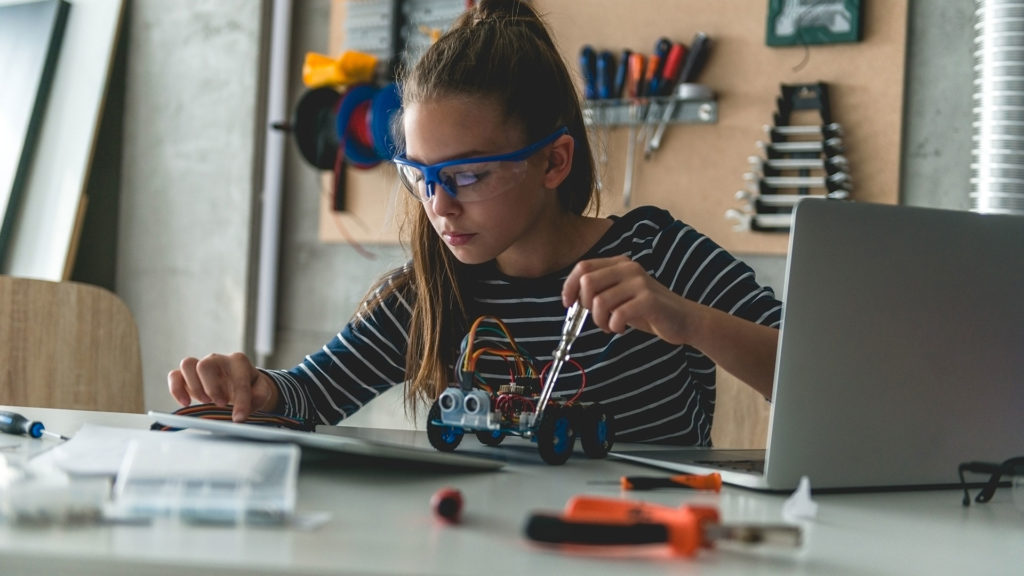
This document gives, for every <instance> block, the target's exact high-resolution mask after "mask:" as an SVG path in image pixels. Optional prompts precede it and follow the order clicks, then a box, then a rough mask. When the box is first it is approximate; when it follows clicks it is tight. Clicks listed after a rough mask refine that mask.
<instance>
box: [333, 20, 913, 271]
mask: <svg viewBox="0 0 1024 576" xmlns="http://www.w3.org/2000/svg"><path fill="white" fill-rule="evenodd" d="M356 1H358V0H356ZM907 4H908V0H889V1H887V2H885V3H884V5H883V4H880V3H866V5H865V8H864V19H863V21H862V26H863V37H862V38H863V39H862V41H861V42H858V43H851V44H834V45H810V46H793V47H769V46H766V45H765V25H766V17H767V10H768V2H767V0H762V1H760V2H758V1H752V0H717V1H716V2H714V3H712V4H709V3H708V2H707V1H706V0H673V1H672V2H670V3H666V2H664V1H662V0H631V1H630V2H623V1H622V0H587V2H586V3H577V2H564V1H561V2H560V1H558V0H534V5H535V6H536V7H537V8H538V10H539V11H540V12H541V13H543V14H544V15H545V18H546V20H547V22H548V23H549V24H550V25H551V27H552V29H553V31H554V33H555V37H556V42H557V43H558V45H559V47H560V49H561V50H562V53H563V56H564V57H565V59H566V62H567V63H568V64H569V66H570V67H571V68H572V69H573V70H574V71H576V73H577V75H578V66H577V62H578V53H579V50H580V48H581V47H582V46H583V45H584V44H589V45H591V46H593V47H595V48H596V49H599V50H600V49H608V50H611V51H612V52H614V53H618V52H620V51H621V50H622V49H623V48H628V49H630V50H633V51H639V52H644V53H649V52H651V51H653V47H654V44H655V42H656V41H657V40H658V38H660V37H662V36H665V37H668V38H670V39H671V40H673V41H676V42H683V43H687V44H688V43H689V42H690V40H691V38H693V36H694V34H695V33H697V32H704V33H706V34H708V36H710V38H711V42H712V44H711V53H710V57H709V59H708V61H707V64H706V65H705V67H704V70H703V72H702V73H701V76H700V82H701V83H703V84H706V85H708V86H709V87H710V88H711V89H712V91H713V92H714V94H715V98H716V101H717V105H718V112H717V120H716V122H715V123H713V124H673V125H672V126H671V127H670V128H669V129H668V130H667V131H666V133H665V136H664V140H663V143H662V146H661V149H660V150H658V151H657V152H656V153H655V154H654V155H653V156H652V158H651V159H650V160H649V161H644V160H643V158H642V154H641V155H639V157H638V159H637V161H636V162H637V163H636V165H635V174H634V181H633V195H632V206H638V205H642V204H654V205H658V206H661V207H663V208H665V209H667V210H669V211H670V212H672V214H673V215H675V216H676V217H677V218H679V219H681V220H683V221H685V222H687V223H689V224H690V225H692V226H694V227H695V228H697V229H698V230H700V231H701V232H703V233H705V234H707V235H709V236H710V237H711V238H712V239H714V240H715V241H716V242H718V243H719V244H721V245H722V246H723V247H724V248H726V249H727V250H729V251H732V252H736V253H749V254H784V253H785V252H786V250H787V246H788V241H789V240H788V234H786V233H784V232H751V231H740V230H736V229H735V228H734V224H735V223H734V222H733V221H731V220H728V219H726V217H725V214H726V212H727V211H728V210H729V209H735V208H739V207H740V206H741V205H742V203H741V202H740V201H739V200H737V199H736V193H737V191H739V190H741V189H744V188H745V187H746V182H745V180H744V174H745V173H747V172H749V170H750V165H749V162H748V158H749V157H750V156H757V155H758V154H759V153H760V150H759V149H758V147H757V142H758V141H761V140H766V138H767V137H766V135H765V133H764V128H763V127H764V126H765V125H770V124H771V123H772V121H773V114H774V112H775V108H776V99H777V98H778V95H779V91H780V86H781V85H782V84H802V83H814V82H826V83H828V85H829V87H830V98H831V109H832V117H833V119H834V120H835V121H837V122H839V123H841V124H842V126H843V128H844V141H845V147H846V151H845V156H846V157H847V159H848V161H849V172H850V177H851V179H852V182H853V194H852V198H853V199H854V200H855V201H861V202H880V203H889V204H893V203H897V202H898V201H899V177H900V174H899V172H900V151H901V132H902V113H903V85H904V63H905V50H906V29H907ZM345 5H346V1H345V0H333V4H332V12H331V35H330V43H331V46H330V51H331V53H332V54H336V53H340V51H341V46H343V45H344V44H343V38H342V36H343V34H344V22H345V20H344V19H345ZM667 12H670V13H667ZM627 135H628V129H627V128H625V127H613V128H609V129H606V130H595V131H594V132H592V137H593V138H594V145H595V146H594V148H595V155H600V150H601V148H602V147H603V148H604V150H605V153H606V155H607V162H606V163H603V164H599V165H600V166H601V172H602V173H601V180H602V182H603V184H604V190H603V192H602V199H601V211H602V213H603V214H621V213H623V212H624V211H625V208H624V207H623V205H622V194H621V190H622V185H623V181H624V175H625V156H626V141H627ZM346 185H347V194H348V198H349V200H348V205H347V207H346V208H347V210H346V211H345V212H333V211H332V210H331V204H330V201H329V198H330V192H329V190H330V188H331V183H330V178H329V177H328V176H325V179H324V201H323V202H322V205H321V218H320V223H319V232H320V238H321V240H322V241H324V242H351V241H355V242H359V243H367V244H372V243H394V242H397V241H398V232H397V230H398V229H397V225H396V218H397V217H399V216H400V214H401V211H402V210H403V209H404V207H405V206H407V205H408V204H407V203H406V202H405V201H404V198H402V196H403V195H405V194H406V193H405V192H404V190H402V189H400V188H399V186H398V184H397V182H396V178H395V175H394V169H393V168H392V167H391V166H388V165H386V164H382V165H381V166H378V167H377V168H374V169H371V170H366V171H363V170H355V169H351V170H348V172H347V180H346ZM412 207H413V208H416V209H418V207H417V206H416V205H415V204H413V205H412Z"/></svg>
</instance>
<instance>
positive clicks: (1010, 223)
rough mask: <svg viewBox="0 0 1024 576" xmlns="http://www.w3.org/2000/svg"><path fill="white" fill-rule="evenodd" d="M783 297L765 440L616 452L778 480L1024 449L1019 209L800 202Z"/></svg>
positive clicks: (836, 476) (755, 482)
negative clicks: (743, 447) (755, 447)
mask: <svg viewBox="0 0 1024 576" xmlns="http://www.w3.org/2000/svg"><path fill="white" fill-rule="evenodd" d="M783 301H784V303H785V304H784V308H783V320H782V332H781V334H780V344H779V351H778V357H777V365H776V372H775V385H774V393H773V403H772V411H771V420H770V424H769V431H768V443H767V446H766V450H764V451H739V452H737V451H730V450H717V449H696V450H694V449H679V448H674V449H665V448H664V447H643V449H642V450H641V449H638V450H636V451H634V450H631V449H625V450H621V451H614V452H613V455H614V456H617V457H619V458H624V459H628V460H631V461H635V462H640V463H643V464H649V465H653V466H658V467H661V468H665V469H668V470H673V471H679V472H693V473H704V472H709V471H711V470H717V471H719V472H721V473H722V477H723V480H724V481H725V482H727V483H730V484H733V485H738V486H745V487H749V488H754V489H765V490H774V491H788V490H792V489H794V488H795V487H796V486H797V483H798V482H799V480H800V478H801V476H804V475H806V476H807V477H808V478H809V479H810V484H811V487H812V488H813V489H814V490H816V491H817V490H822V491H830V490H831V491H845V490H865V489H893V488H913V487H937V486H945V485H949V486H953V485H956V484H957V482H958V480H959V479H958V475H957V465H958V464H960V463H961V462H965V461H969V460H982V461H992V462H1002V461H1003V460H1005V459H1007V458H1010V457H1014V456H1024V217H1021V216H1009V215H993V214H986V215H982V214H975V213H970V212H961V211H953V210H937V209H928V208H915V207H907V206H891V205H881V204H861V203H847V202H838V201H819V200H810V201H805V202H801V203H800V204H799V206H798V208H797V210H796V215H795V220H794V225H793V228H792V233H791V237H790V251H789V260H788V265H787V270H786V286H785V290H784V296H783ZM762 458H763V459H762Z"/></svg>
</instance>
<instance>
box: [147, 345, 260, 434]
mask: <svg viewBox="0 0 1024 576" xmlns="http://www.w3.org/2000/svg"><path fill="white" fill-rule="evenodd" d="M258 375H259V372H258V371H257V370H256V368H255V367H253V365H252V362H250V361H249V358H248V357H246V356H245V354H242V353H235V354H231V355H229V356H224V355H222V354H210V355H208V356H206V357H204V358H203V359H202V360H197V359H196V358H192V357H188V358H185V359H184V360H182V361H181V365H180V366H179V367H178V369H177V370H172V371H171V372H170V373H169V374H168V375H167V387H168V389H169V390H170V393H171V396H173V397H174V399H175V400H177V401H178V403H179V404H181V405H182V406H188V405H189V404H191V403H192V402H199V403H204V404H205V403H213V404H216V405H217V406H227V405H228V404H231V405H232V406H233V408H232V415H231V417H232V419H233V420H235V421H241V420H245V419H246V418H247V417H248V416H249V415H250V414H251V413H252V412H253V409H254V400H256V402H257V403H261V402H266V401H267V400H268V398H269V397H270V396H271V395H272V391H270V390H269V389H265V390H261V391H260V393H259V394H258V395H256V396H257V397H255V398H254V392H253V385H254V383H255V382H256V381H257V377H258ZM264 388H268V387H267V386H264ZM256 407H257V408H258V407H259V405H258V404H257V405H256Z"/></svg>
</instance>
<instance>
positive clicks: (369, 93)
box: [336, 84, 401, 169]
mask: <svg viewBox="0 0 1024 576" xmlns="http://www.w3.org/2000/svg"><path fill="white" fill-rule="evenodd" d="M400 107H401V102H400V101H399V97H398V89H397V86H395V85H394V84H388V85H387V86H385V87H383V88H380V89H378V88H376V87H374V86H372V85H370V84H359V85H356V86H352V87H351V88H349V90H348V91H347V92H346V93H345V95H344V96H343V97H342V100H341V104H340V105H339V106H338V116H337V123H336V133H337V134H338V140H339V141H341V142H344V150H345V158H346V159H347V160H348V161H349V163H351V164H352V165H353V166H355V167H357V168H364V169H365V168H373V167H374V166H376V165H377V164H379V163H380V162H381V160H390V159H391V157H392V156H393V155H394V152H395V144H394V139H393V138H392V136H391V119H392V117H393V116H394V114H395V112H397V111H398V109H399V108H400Z"/></svg>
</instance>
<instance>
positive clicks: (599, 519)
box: [526, 496, 801, 557]
mask: <svg viewBox="0 0 1024 576" xmlns="http://www.w3.org/2000/svg"><path fill="white" fill-rule="evenodd" d="M526 536H527V537H528V538H530V539H531V540H534V541H537V542H544V543H548V544H585V545H592V546H593V545H603V546H608V545H616V546H617V545H631V544H658V543H662V544H667V545H668V546H670V547H671V549H672V551H673V552H674V553H675V554H677V555H679V556H685V557H692V556H695V555H696V554H697V552H698V551H699V550H700V549H701V548H712V547H713V546H714V543H715V542H716V541H719V540H732V541H736V542H740V543H746V544H775V545H784V546H790V547H796V546H799V545H800V541H801V532H800V528H799V527H797V526H789V525H782V524H778V525H753V524H733V525H729V524H722V523H721V522H720V518H719V514H718V510H717V509H716V508H714V507H711V506H682V507H680V508H671V507H668V506H662V505H659V504H650V503H647V502H639V501H631V500H620V499H615V498H602V497H597V496H576V497H574V498H571V499H570V500H569V502H568V503H567V504H566V507H565V511H564V514H563V515H561V516H558V515H552V514H533V515H532V516H530V518H529V520H528V521H527V524H526Z"/></svg>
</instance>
